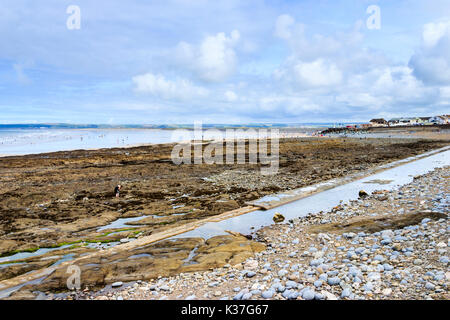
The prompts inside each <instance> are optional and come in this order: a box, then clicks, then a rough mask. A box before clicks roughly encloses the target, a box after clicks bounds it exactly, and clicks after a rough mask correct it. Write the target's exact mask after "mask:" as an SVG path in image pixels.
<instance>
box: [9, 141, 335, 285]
mask: <svg viewBox="0 0 450 320" xmlns="http://www.w3.org/2000/svg"><path fill="white" fill-rule="evenodd" d="M327 140H328V139H327ZM318 141H320V140H318ZM213 219H214V218H213ZM216 219H220V216H217V217H216ZM238 239H239V236H237V237H234V238H233V239H231V241H232V242H231V243H233V241H234V242H236V241H238ZM229 240H230V238H224V237H222V240H221V241H229ZM135 241H136V240H135ZM133 242H134V241H133ZM130 244H131V243H130ZM188 252H189V251H188ZM240 259H242V258H239V259H235V261H239V260H240ZM200 269H201V268H200ZM7 282H8V281H7Z"/></svg>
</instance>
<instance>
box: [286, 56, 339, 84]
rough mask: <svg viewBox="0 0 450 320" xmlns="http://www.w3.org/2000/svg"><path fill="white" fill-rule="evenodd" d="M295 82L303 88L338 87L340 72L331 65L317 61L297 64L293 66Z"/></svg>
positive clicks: (320, 60) (321, 60)
mask: <svg viewBox="0 0 450 320" xmlns="http://www.w3.org/2000/svg"><path fill="white" fill-rule="evenodd" d="M294 72H295V75H296V77H297V81H298V82H299V83H300V84H301V85H303V86H313V87H317V86H330V85H338V84H339V83H340V82H341V81H342V72H341V71H340V70H339V68H338V67H337V66H336V65H335V64H333V63H329V62H326V61H324V60H323V59H317V60H315V61H313V62H309V63H308V62H299V63H297V64H296V65H295V66H294Z"/></svg>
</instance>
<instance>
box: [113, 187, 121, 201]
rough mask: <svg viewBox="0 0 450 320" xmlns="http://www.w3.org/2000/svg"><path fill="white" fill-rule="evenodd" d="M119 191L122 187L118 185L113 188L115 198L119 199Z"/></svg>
mask: <svg viewBox="0 0 450 320" xmlns="http://www.w3.org/2000/svg"><path fill="white" fill-rule="evenodd" d="M120 189H122V186H121V185H120V184H118V185H117V186H116V187H115V188H114V193H115V194H116V198H118V197H119V195H120Z"/></svg>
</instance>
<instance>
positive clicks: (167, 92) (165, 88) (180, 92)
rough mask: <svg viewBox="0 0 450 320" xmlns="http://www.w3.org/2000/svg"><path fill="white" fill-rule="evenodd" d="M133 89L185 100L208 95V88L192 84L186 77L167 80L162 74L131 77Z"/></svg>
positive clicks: (162, 96) (161, 96)
mask: <svg viewBox="0 0 450 320" xmlns="http://www.w3.org/2000/svg"><path fill="white" fill-rule="evenodd" d="M133 83H134V84H135V91H136V92H138V93H146V94H151V95H153V96H157V97H159V98H163V99H169V100H170V99H175V100H187V99H192V98H198V97H205V96H207V95H208V90H206V89H205V88H202V87H198V86H195V85H193V84H192V83H191V82H190V81H188V80H186V79H180V78H177V79H175V80H167V79H165V77H164V76H162V75H159V74H157V75H154V74H152V73H146V74H143V75H138V76H135V77H133Z"/></svg>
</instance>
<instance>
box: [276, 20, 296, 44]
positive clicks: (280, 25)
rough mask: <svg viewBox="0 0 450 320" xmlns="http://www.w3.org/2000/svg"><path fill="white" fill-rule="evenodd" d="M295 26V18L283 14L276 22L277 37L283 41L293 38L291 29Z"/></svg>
mask: <svg viewBox="0 0 450 320" xmlns="http://www.w3.org/2000/svg"><path fill="white" fill-rule="evenodd" d="M294 24H295V20H294V18H292V17H291V16H290V15H288V14H282V15H281V16H279V17H278V18H277V21H276V22H275V32H274V34H275V36H277V37H279V38H281V39H289V38H291V36H292V32H291V28H292V26H293V25H294Z"/></svg>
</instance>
